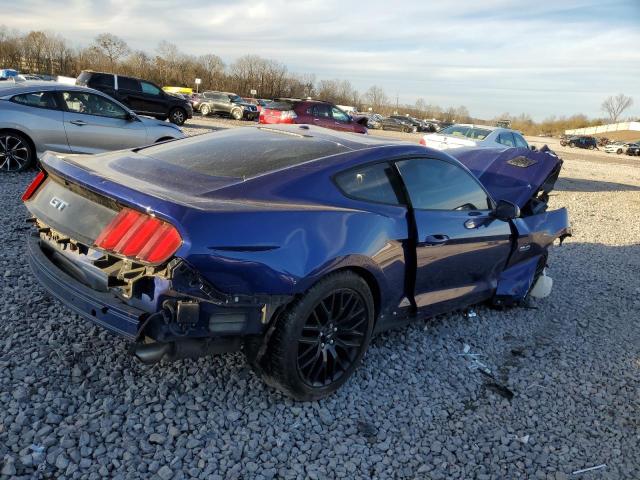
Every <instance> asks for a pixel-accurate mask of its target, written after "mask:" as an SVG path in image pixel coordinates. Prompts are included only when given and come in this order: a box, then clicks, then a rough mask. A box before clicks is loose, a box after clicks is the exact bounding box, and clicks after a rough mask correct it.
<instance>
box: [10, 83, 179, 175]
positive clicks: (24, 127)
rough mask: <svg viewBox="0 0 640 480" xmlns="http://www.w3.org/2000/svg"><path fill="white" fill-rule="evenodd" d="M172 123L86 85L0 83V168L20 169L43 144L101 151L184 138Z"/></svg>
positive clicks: (66, 150) (59, 148) (43, 148)
mask: <svg viewBox="0 0 640 480" xmlns="http://www.w3.org/2000/svg"><path fill="white" fill-rule="evenodd" d="M184 137H185V135H184V133H182V130H180V128H178V127H177V126H175V125H173V124H171V123H167V122H162V121H158V120H155V119H150V118H145V117H139V116H138V115H136V114H135V113H133V112H132V111H131V110H129V109H128V108H127V107H125V106H124V105H122V104H121V103H119V102H117V101H116V100H114V99H112V98H111V97H109V96H107V95H105V94H103V93H101V92H98V91H96V90H93V89H91V88H85V87H77V86H70V85H63V84H59V83H52V82H21V83H13V82H12V83H4V82H2V84H0V170H2V171H21V170H24V169H26V168H28V167H29V166H31V165H33V163H34V162H35V159H36V157H37V156H40V155H41V154H42V153H43V152H44V151H46V150H52V151H55V152H61V153H100V152H105V151H109V150H119V149H124V148H133V147H139V146H143V145H149V144H152V143H157V142H161V141H165V140H172V139H177V138H184Z"/></svg>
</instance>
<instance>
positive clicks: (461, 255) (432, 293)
mask: <svg viewBox="0 0 640 480" xmlns="http://www.w3.org/2000/svg"><path fill="white" fill-rule="evenodd" d="M396 165H397V168H398V171H399V172H400V175H401V177H402V180H403V182H404V185H405V188H406V191H407V194H408V196H409V201H410V206H411V210H412V212H413V219H414V221H415V234H416V246H415V249H416V263H415V265H416V271H415V288H414V297H415V301H416V306H417V307H418V308H419V309H422V310H424V311H425V312H428V313H430V314H435V313H438V312H441V311H445V310H449V309H451V308H458V307H462V306H465V305H468V304H471V303H475V302H478V301H482V300H484V299H486V298H489V297H490V296H491V295H492V294H493V291H494V290H495V288H496V285H497V280H498V276H499V274H500V273H501V272H502V270H503V269H504V266H505V264H506V262H507V259H508V257H509V253H510V251H511V227H510V225H509V223H508V222H505V221H502V220H498V219H496V218H493V217H492V215H491V206H492V203H491V199H490V198H489V195H488V194H487V192H486V191H485V190H484V189H483V188H482V187H481V185H480V183H479V182H478V181H477V180H476V179H475V177H473V176H472V175H471V174H470V173H469V172H468V171H466V170H465V169H463V168H462V167H460V166H459V165H457V164H455V163H453V162H448V161H445V160H436V159H430V158H417V159H409V160H402V161H398V162H396Z"/></svg>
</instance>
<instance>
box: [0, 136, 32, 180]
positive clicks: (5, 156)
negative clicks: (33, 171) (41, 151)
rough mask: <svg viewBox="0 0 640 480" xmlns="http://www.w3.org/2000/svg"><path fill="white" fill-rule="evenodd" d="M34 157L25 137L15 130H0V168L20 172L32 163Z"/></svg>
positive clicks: (5, 170)
mask: <svg viewBox="0 0 640 480" xmlns="http://www.w3.org/2000/svg"><path fill="white" fill-rule="evenodd" d="M35 157H36V154H35V152H34V150H33V147H32V146H31V144H30V143H29V141H28V140H27V139H26V137H24V136H23V135H20V134H19V133H15V132H0V170H2V171H4V172H22V171H24V170H26V169H27V168H29V167H30V166H31V165H32V164H33V162H34V161H35Z"/></svg>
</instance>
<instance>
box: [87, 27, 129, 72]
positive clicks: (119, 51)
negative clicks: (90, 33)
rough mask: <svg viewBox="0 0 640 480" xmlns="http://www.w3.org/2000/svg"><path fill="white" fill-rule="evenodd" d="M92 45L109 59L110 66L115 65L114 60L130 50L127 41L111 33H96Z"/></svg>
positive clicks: (117, 59)
mask: <svg viewBox="0 0 640 480" xmlns="http://www.w3.org/2000/svg"><path fill="white" fill-rule="evenodd" d="M93 47H94V48H95V49H96V51H98V52H100V53H101V54H103V55H104V56H105V57H107V58H108V59H109V63H110V65H111V68H113V67H115V64H116V62H118V61H119V60H120V59H121V58H123V57H125V56H126V55H128V54H129V51H130V49H129V46H128V45H127V42H125V41H124V40H122V39H121V38H120V37H116V36H115V35H113V34H111V33H101V34H100V35H98V36H97V37H96V38H95V39H94V41H93Z"/></svg>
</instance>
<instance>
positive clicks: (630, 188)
mask: <svg viewBox="0 0 640 480" xmlns="http://www.w3.org/2000/svg"><path fill="white" fill-rule="evenodd" d="M555 190H559V191H564V192H625V191H626V192H637V191H640V186H638V185H629V184H627V183H615V182H602V181H599V180H589V179H586V178H567V177H561V178H560V179H558V181H557V182H556V185H555Z"/></svg>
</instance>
